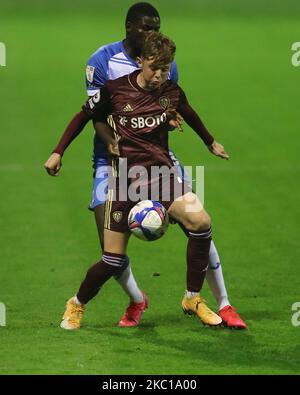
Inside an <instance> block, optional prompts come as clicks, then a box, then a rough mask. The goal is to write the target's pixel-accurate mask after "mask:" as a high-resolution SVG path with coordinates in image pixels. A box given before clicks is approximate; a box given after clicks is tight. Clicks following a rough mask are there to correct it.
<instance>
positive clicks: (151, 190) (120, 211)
mask: <svg viewBox="0 0 300 395" xmlns="http://www.w3.org/2000/svg"><path fill="white" fill-rule="evenodd" d="M155 185H156V188H155ZM146 189H147V193H146V194H145V195H143V198H139V199H134V196H133V199H132V196H131V195H130V188H129V189H127V194H126V195H124V194H123V195H122V194H120V188H119V186H116V187H114V188H109V189H108V193H107V199H106V204H105V220H104V228H105V229H109V230H112V231H114V232H120V233H125V232H128V231H129V228H128V214H129V212H130V210H131V209H132V207H134V206H135V205H136V204H137V203H138V202H140V201H141V200H148V199H149V200H155V201H158V202H160V203H161V204H162V205H163V206H164V207H165V209H166V210H168V209H169V207H170V206H171V204H172V203H173V202H174V200H176V199H177V198H179V197H180V196H183V195H184V194H185V193H187V192H190V191H192V188H191V186H190V185H189V184H188V183H186V182H184V181H182V179H181V178H180V177H178V178H177V177H174V178H172V179H170V182H168V183H166V182H164V181H163V180H162V179H160V180H159V181H158V182H157V183H155V182H154V183H153V182H152V183H151V184H149V185H147V188H146ZM128 192H129V193H128ZM156 192H157V193H156ZM121 196H122V197H121ZM126 196H127V197H128V198H127V199H126V200H125V197H126Z"/></svg>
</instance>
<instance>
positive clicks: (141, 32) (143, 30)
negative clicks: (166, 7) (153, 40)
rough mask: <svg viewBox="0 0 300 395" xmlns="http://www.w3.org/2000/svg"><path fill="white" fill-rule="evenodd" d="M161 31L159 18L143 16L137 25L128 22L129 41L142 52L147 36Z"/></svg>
mask: <svg viewBox="0 0 300 395" xmlns="http://www.w3.org/2000/svg"><path fill="white" fill-rule="evenodd" d="M159 29H160V19H159V17H152V16H142V17H141V18H139V19H138V20H137V21H136V22H135V23H132V22H128V24H127V26H126V32H127V39H128V40H129V41H130V43H131V44H132V45H133V46H134V47H135V48H136V49H137V50H139V51H140V50H141V49H142V47H143V44H144V41H145V38H146V36H147V34H149V33H150V32H152V31H156V32H158V31H159Z"/></svg>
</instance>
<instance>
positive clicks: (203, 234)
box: [186, 228, 211, 292]
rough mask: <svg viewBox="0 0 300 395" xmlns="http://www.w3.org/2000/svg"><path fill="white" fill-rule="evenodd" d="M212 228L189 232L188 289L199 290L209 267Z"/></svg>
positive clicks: (191, 290)
mask: <svg viewBox="0 0 300 395" xmlns="http://www.w3.org/2000/svg"><path fill="white" fill-rule="evenodd" d="M210 242H211V228H209V229H207V230H202V231H199V232H192V231H190V232H189V240H188V245H187V254H186V256H187V275H186V281H187V290H188V291H190V292H199V291H200V290H201V288H202V285H203V281H204V279H205V276H206V270H207V267H208V259H209V248H210Z"/></svg>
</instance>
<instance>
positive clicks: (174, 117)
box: [167, 109, 183, 132]
mask: <svg viewBox="0 0 300 395" xmlns="http://www.w3.org/2000/svg"><path fill="white" fill-rule="evenodd" d="M167 117H168V120H169V125H170V126H171V127H173V128H176V129H178V130H179V131H180V132H183V130H182V124H183V118H182V116H181V115H180V114H179V113H178V112H177V111H176V110H175V109H169V110H167Z"/></svg>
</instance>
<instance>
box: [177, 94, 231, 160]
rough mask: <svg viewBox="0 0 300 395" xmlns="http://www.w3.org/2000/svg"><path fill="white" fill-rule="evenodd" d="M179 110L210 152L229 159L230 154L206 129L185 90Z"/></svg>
mask: <svg viewBox="0 0 300 395" xmlns="http://www.w3.org/2000/svg"><path fill="white" fill-rule="evenodd" d="M177 111H178V112H179V113H180V115H181V116H182V117H183V119H184V120H185V122H186V123H187V124H188V125H189V126H190V127H191V128H192V129H193V130H194V131H195V132H196V133H197V134H198V136H199V137H200V138H201V139H202V141H203V142H204V144H205V145H206V146H207V148H208V149H209V150H210V152H211V153H212V154H214V155H216V156H219V157H221V158H223V159H229V155H228V154H227V153H226V152H225V150H224V147H223V145H222V144H220V143H218V142H217V141H215V139H214V137H213V136H212V135H211V134H210V133H209V131H208V130H207V129H206V127H205V125H204V124H203V122H202V121H201V119H200V117H199V116H198V114H197V113H196V111H195V110H194V109H193V108H192V107H191V105H190V104H189V102H188V101H187V98H186V96H185V94H184V92H183V91H181V97H180V100H179V105H178V107H177Z"/></svg>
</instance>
